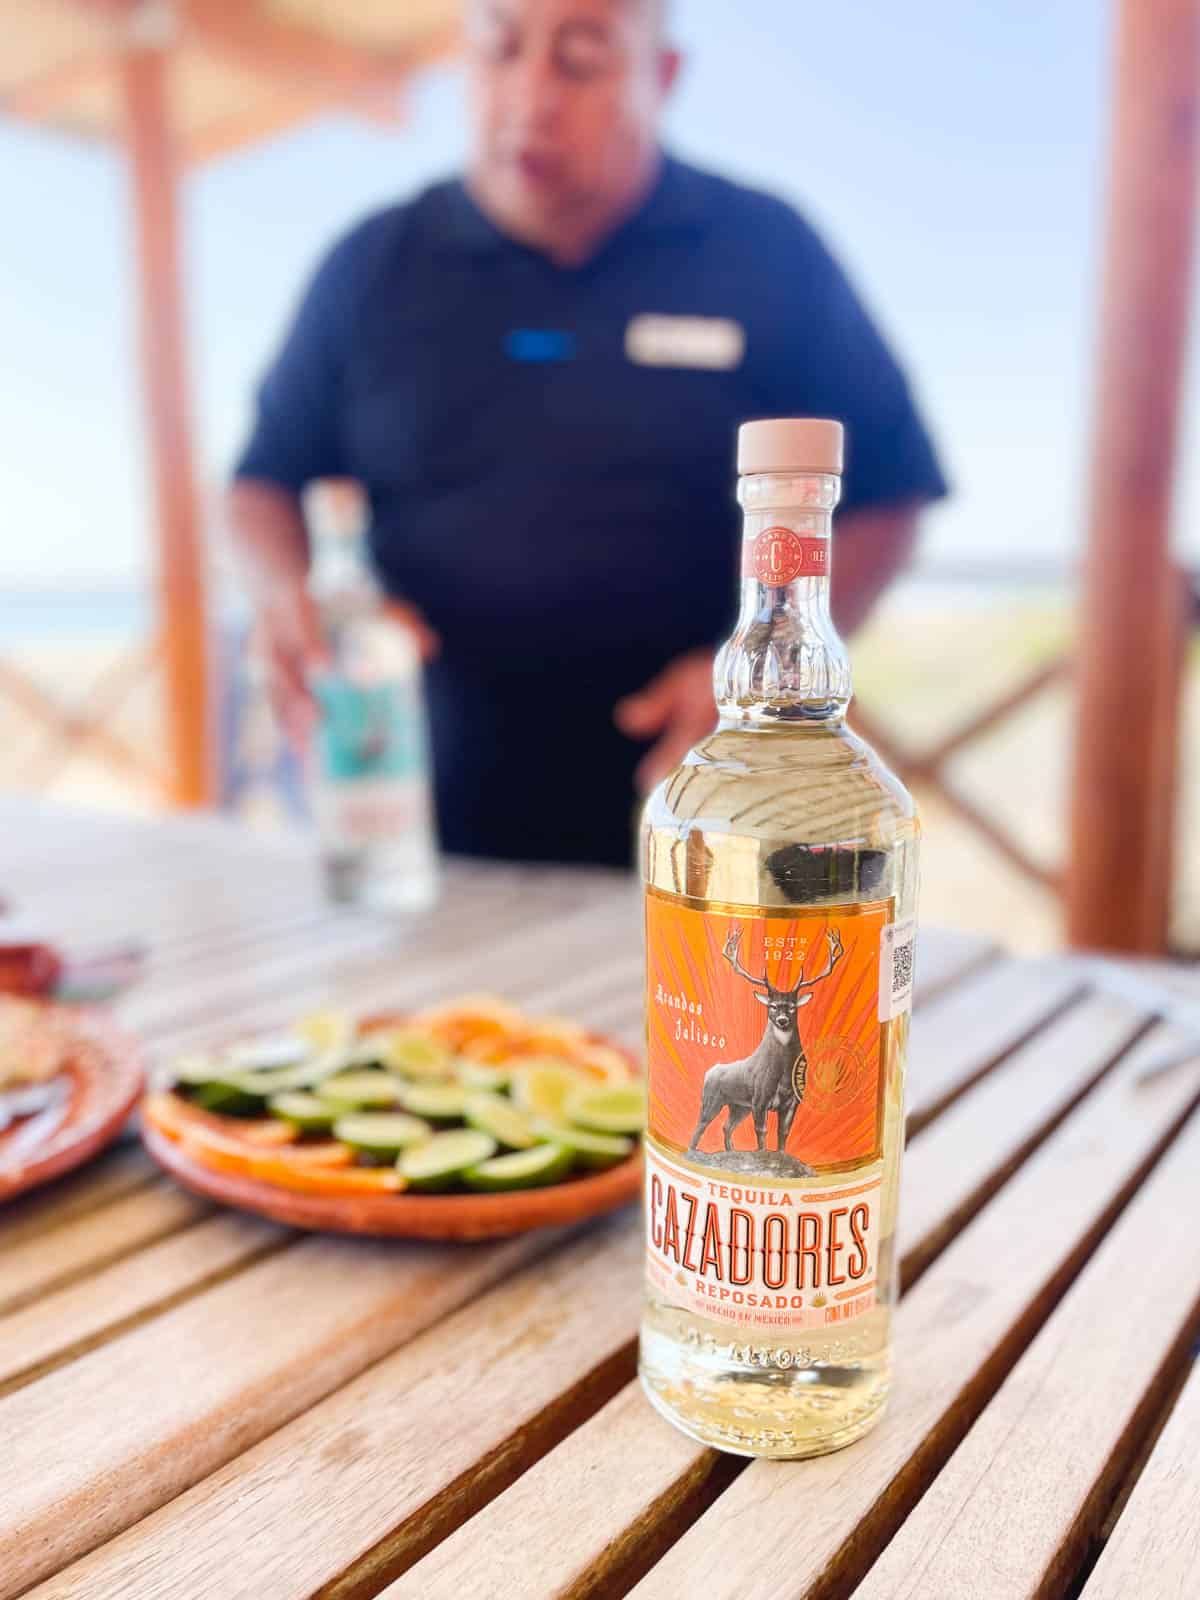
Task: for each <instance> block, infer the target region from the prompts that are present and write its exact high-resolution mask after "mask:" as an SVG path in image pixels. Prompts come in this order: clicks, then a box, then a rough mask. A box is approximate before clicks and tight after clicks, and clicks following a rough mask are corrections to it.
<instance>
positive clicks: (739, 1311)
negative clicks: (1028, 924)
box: [641, 420, 919, 1457]
mask: <svg viewBox="0 0 1200 1600" xmlns="http://www.w3.org/2000/svg"><path fill="white" fill-rule="evenodd" d="M842 445H843V441H842V429H841V427H840V425H839V424H837V423H833V422H825V421H814V420H803V421H774V422H762V423H751V424H747V425H746V426H745V427H744V428H743V429H742V430H741V435H740V439H739V470H740V473H741V482H740V487H739V500H740V503H741V505H742V507H743V510H744V513H745V531H744V541H743V547H742V550H743V556H742V586H741V612H740V615H739V617H738V620H737V623H736V626H735V628H734V632H733V635H732V637H731V638H730V639H729V641H728V642H727V643H726V644H725V646H724V647H723V649H722V650H721V651H720V653H719V654H718V656H717V659H716V664H715V669H714V680H715V687H716V700H717V709H718V713H719V722H718V726H717V728H716V731H715V732H714V733H713V734H712V735H711V736H710V737H709V738H707V739H705V740H704V741H703V742H702V743H701V744H699V745H698V746H696V748H695V749H694V750H692V751H691V753H690V754H689V755H688V756H687V757H686V759H685V760H684V762H683V763H682V765H681V766H680V767H679V768H678V769H677V770H676V771H675V772H674V773H673V774H672V775H671V776H670V777H669V778H667V779H666V780H665V781H664V782H663V783H662V784H660V785H659V787H658V788H657V789H656V790H655V791H654V793H653V794H652V795H651V796H650V799H649V801H648V803H647V805H646V809H645V814H644V821H643V831H642V861H643V871H644V879H645V887H646V937H647V1044H648V1063H649V1067H648V1070H649V1097H650V1114H649V1131H648V1137H647V1143H646V1165H647V1174H646V1252H647V1257H646V1296H645V1308H644V1316H643V1323H642V1336H641V1374H642V1381H643V1384H644V1386H645V1389H646V1391H647V1393H648V1395H649V1397H650V1399H651V1401H652V1403H653V1404H654V1405H655V1406H656V1407H657V1409H658V1410H659V1411H661V1412H662V1413H663V1414H664V1415H665V1416H667V1417H668V1418H669V1419H670V1420H671V1421H672V1422H674V1423H675V1424H676V1425H677V1426H679V1427H681V1428H682V1429H683V1430H684V1431H685V1432H687V1433H689V1434H691V1435H692V1436H693V1437H694V1438H697V1439H700V1440H703V1441H704V1442H705V1443H708V1444H711V1445H714V1446H716V1447H718V1448H720V1449H724V1450H728V1451H732V1452H734V1453H737V1454H741V1455H748V1456H771V1457H796V1456H807V1455H817V1454H822V1453H824V1452H826V1451H829V1450H835V1449H838V1448H840V1447H841V1446H843V1445H845V1444H849V1443H850V1442H851V1441H852V1440H854V1439H856V1438H858V1437H859V1436H860V1435H861V1434H862V1433H864V1432H865V1431H866V1430H867V1429H868V1428H870V1427H871V1426H872V1425H873V1424H874V1422H875V1421H876V1420H877V1419H878V1417H879V1415H880V1412H881V1409H882V1407H883V1405H884V1402H885V1401H886V1398H887V1394H888V1389H889V1386H890V1383H891V1355H890V1324H891V1314H892V1307H893V1303H894V1300H895V1297H896V1292H897V1282H896V1270H897V1264H896V1254H895V1238H896V1206H897V1197H898V1192H899V1179H900V1161H901V1155H902V1150H903V1143H904V1066H905V1056H906V1050H907V1043H908V1023H909V1010H910V1006H911V987H912V952H913V937H914V931H915V920H914V916H915V909H916V896H917V854H918V837H919V825H918V822H917V817H916V812H915V808H914V805H913V802H912V799H911V797H910V796H909V794H908V793H907V791H906V790H905V789H904V787H903V786H902V785H901V784H900V782H899V781H898V780H897V779H896V778H895V777H894V776H893V775H892V774H891V773H890V772H889V771H888V770H887V768H886V767H885V766H884V765H883V764H882V762H881V761H880V760H879V758H878V757H877V756H876V755H875V754H874V752H873V751H872V750H871V749H870V747H869V746H868V745H867V744H865V743H864V741H863V740H861V739H859V738H858V737H857V736H856V735H855V734H853V733H852V732H851V731H850V729H849V728H848V727H847V725H846V711H847V707H848V705H849V702H850V698H851V685H850V670H849V664H848V661H847V656H846V651H845V648H844V646H843V644H842V642H841V640H840V639H839V637H838V635H837V632H836V630H835V628H834V625H833V621H832V617H831V615H830V608H829V585H830V561H829V552H830V539H831V531H832V519H833V512H834V508H835V506H836V504H837V500H838V495H839V489H840V475H841V470H842Z"/></svg>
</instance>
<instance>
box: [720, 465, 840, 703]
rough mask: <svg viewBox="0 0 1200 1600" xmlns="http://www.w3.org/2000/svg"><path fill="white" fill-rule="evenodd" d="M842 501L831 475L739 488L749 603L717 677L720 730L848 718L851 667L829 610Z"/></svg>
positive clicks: (750, 482)
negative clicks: (836, 520) (728, 726)
mask: <svg viewBox="0 0 1200 1600" xmlns="http://www.w3.org/2000/svg"><path fill="white" fill-rule="evenodd" d="M839 493H840V481H839V480H838V479H837V478H836V477H833V476H831V475H827V474H824V473H810V474H804V475H798V474H797V475H793V474H787V475H784V474H776V473H756V474H753V475H752V476H749V477H745V478H743V479H742V480H741V482H740V484H739V485H738V500H739V502H740V504H741V506H742V509H743V511H744V513H745V524H744V528H743V535H742V604H741V610H740V612H739V615H738V620H737V623H736V625H735V627H734V631H733V634H732V636H731V637H730V639H729V640H728V642H727V643H726V644H725V646H724V647H723V649H722V650H721V651H720V653H719V654H718V656H717V662H716V667H715V671H714V684H715V690H716V697H717V707H718V710H719V711H720V713H721V718H722V720H723V721H726V722H737V723H742V724H754V725H764V726H765V725H769V724H772V723H796V722H827V721H831V720H836V719H839V718H841V717H842V716H843V715H844V714H845V711H846V707H847V706H848V705H849V703H850V697H851V694H852V689H851V682H850V663H849V660H848V658H847V655H846V648H845V645H844V644H843V643H842V641H841V639H840V638H839V636H838V632H837V629H836V628H835V627H834V624H833V617H832V615H831V614H830V609H829V581H830V556H831V536H832V532H833V512H834V508H835V507H836V505H837V501H838V496H839Z"/></svg>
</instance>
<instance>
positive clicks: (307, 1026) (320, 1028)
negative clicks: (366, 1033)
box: [293, 1011, 355, 1055]
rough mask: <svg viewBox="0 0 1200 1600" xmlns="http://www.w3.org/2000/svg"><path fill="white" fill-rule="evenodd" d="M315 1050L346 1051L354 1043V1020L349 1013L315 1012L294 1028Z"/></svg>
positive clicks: (302, 1018) (323, 1051)
mask: <svg viewBox="0 0 1200 1600" xmlns="http://www.w3.org/2000/svg"><path fill="white" fill-rule="evenodd" d="M293 1032H294V1033H296V1034H298V1035H299V1036H300V1038H301V1039H303V1040H304V1041H305V1043H306V1044H308V1046H309V1047H310V1048H311V1049H313V1050H319V1051H320V1052H321V1054H322V1055H324V1054H325V1052H326V1051H329V1050H345V1049H347V1048H349V1046H350V1045H351V1044H353V1042H354V1034H355V1027H354V1018H353V1017H352V1016H351V1015H350V1014H349V1012H347V1011H314V1012H311V1013H310V1014H309V1015H308V1016H307V1017H301V1018H300V1020H299V1022H297V1023H296V1024H295V1026H294V1028H293Z"/></svg>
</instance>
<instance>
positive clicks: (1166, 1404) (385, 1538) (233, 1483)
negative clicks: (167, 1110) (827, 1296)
mask: <svg viewBox="0 0 1200 1600" xmlns="http://www.w3.org/2000/svg"><path fill="white" fill-rule="evenodd" d="M0 829H3V835H4V838H5V839H6V841H7V844H8V848H7V849H6V850H5V852H4V868H3V871H4V875H5V881H4V884H3V889H4V892H5V893H6V894H7V895H9V896H10V897H11V898H12V899H13V900H14V901H16V902H17V903H18V905H19V908H20V910H22V911H23V912H25V913H27V914H28V915H29V916H31V917H37V918H38V919H39V920H40V921H42V922H43V923H44V924H45V925H46V926H48V927H49V928H51V929H53V930H54V931H56V932H58V933H60V934H62V935H63V936H64V937H66V938H69V940H70V941H71V943H72V944H73V945H74V946H75V947H76V948H77V949H81V950H86V949H89V948H93V947H97V946H100V945H102V944H104V943H105V942H106V941H112V940H118V939H121V938H126V937H128V936H130V935H137V936H141V937H144V938H145V939H146V940H147V941H148V942H149V943H150V945H151V946H152V956H151V960H150V962H149V967H148V971H147V974H146V976H145V977H144V979H143V980H142V981H141V982H140V983H139V984H138V985H137V986H136V987H135V988H134V989H132V990H131V991H130V992H129V993H128V994H127V996H126V997H125V998H124V999H123V1000H122V1001H121V1003H120V1004H119V1006H118V1012H119V1015H120V1017H121V1019H122V1020H123V1021H124V1023H125V1024H127V1025H128V1026H129V1027H131V1028H134V1029H136V1030H138V1031H139V1032H140V1033H141V1034H142V1036H143V1037H144V1039H145V1040H146V1041H147V1043H148V1045H149V1047H150V1049H151V1052H152V1055H153V1056H154V1057H155V1058H158V1059H167V1058H169V1057H170V1055H171V1054H172V1053H173V1052H175V1051H177V1050H180V1049H184V1048H190V1047H193V1046H197V1045H202V1044H203V1043H205V1041H209V1040H213V1041H215V1040H218V1039H221V1038H223V1037H227V1036H229V1035H230V1033H231V1032H234V1033H236V1032H238V1031H239V1030H245V1029H258V1028H263V1027H267V1028H270V1027H272V1026H274V1025H276V1024H279V1023H282V1022H284V1021H285V1020H286V1019H288V1018H289V1017H291V1016H293V1015H294V1014H296V1013H297V1012H298V1011H303V1010H305V1009H308V1008H311V1007H315V1006H318V1005H320V1004H322V1003H326V1002H329V1001H333V1002H336V1003H338V1004H341V1005H346V1006H350V1007H355V1008H357V1007H363V1008H369V1007H375V1006H380V1005H399V1006H404V1005H408V1004H410V1003H415V1002H419V1001H429V1000H432V999H434V998H436V997H441V996H446V995H449V994H453V993H456V992H461V991H462V990H464V989H483V988H486V989H491V990H499V991H501V992H503V993H505V994H508V995H510V996H511V997H512V998H514V999H515V1000H517V1001H519V1002H520V1003H522V1004H523V1005H526V1006H529V1007H533V1008H540V1009H545V1010H548V1011H556V1012H568V1013H570V1014H572V1015H574V1016H577V1017H579V1018H580V1019H582V1020H584V1021H586V1022H587V1023H589V1024H591V1025H592V1026H594V1027H596V1028H602V1029H606V1030H609V1031H611V1032H612V1033H614V1034H617V1035H619V1036H621V1037H622V1038H624V1039H627V1040H629V1041H631V1042H636V1041H637V1040H638V1036H639V1031H640V1023H641V1010H642V996H641V949H640V931H639V924H638V904H637V897H636V894H635V893H634V892H633V890H632V889H631V887H630V885H629V884H628V883H627V881H626V880H624V879H622V878H621V877H619V876H617V875H612V874H606V873H602V872H596V873H590V872H589V873H568V872H563V871H554V872H541V871H534V870H527V869H517V868H510V867H498V866H489V867H477V866H474V865H467V864H464V863H458V864H454V865H452V866H451V867H450V868H449V869H448V873H447V881H446V894H445V899H444V902H443V904H442V906H441V907H440V909H439V910H438V911H437V912H436V913H434V914H432V915H430V916H426V917H422V918H420V919H417V920H411V921H408V922H392V921H389V920H388V919H386V918H381V917H379V916H373V915H370V914H367V913H363V912H356V911H333V910H330V909H328V908H326V907H325V906H323V905H322V903H321V900H320V895H319V892H318V887H317V879H316V873H315V869H314V867H313V864H312V861H311V859H310V857H309V856H308V854H307V853H306V852H305V850H304V849H303V848H302V847H301V846H299V845H297V844H294V843H286V842H273V841H266V840H263V839H260V838H252V837H251V836H250V835H248V834H246V833H243V832H240V831H238V830H236V829H234V828H233V827H232V826H230V825H228V824H226V823H223V822H220V821H217V820H213V819H193V820H181V819H177V820H171V821H165V822H159V821H154V822H150V821H140V820H129V819H120V820H116V819H112V818H107V819H101V818H98V817H95V816H91V815H87V814H79V813H70V812H66V811H52V810H50V809H48V808H37V809H35V808H33V807H32V806H30V805H29V804H28V803H23V802H18V801H15V800H9V801H4V802H0ZM1150 1004H1151V1002H1148V1003H1147V1004H1145V1005H1143V1004H1141V1003H1140V1002H1139V1000H1138V999H1137V998H1136V996H1134V995H1131V994H1129V993H1124V994H1121V995H1114V994H1111V993H1108V992H1104V991H1103V990H1098V989H1097V988H1096V987H1095V986H1094V982H1093V979H1092V976H1091V974H1090V969H1089V968H1088V967H1086V966H1085V965H1084V964H1082V963H1079V962H1072V961H1069V960H1066V959H1059V960H1041V961H1034V962H1029V961H1018V960H1013V959H1010V958H1008V957H1006V956H1004V955H1002V954H1000V953H999V952H998V951H996V950H994V949H992V948H990V947H989V946H988V944H987V943H986V941H984V940H982V939H979V938H976V937H972V936H964V935H952V934H946V933H939V932H935V931H932V930H929V931H926V932H925V933H924V935H923V943H922V947H921V953H920V957H919V965H918V1005H917V1012H916V1016H915V1018H914V1027H913V1043H912V1064H911V1093H910V1100H911V1121H910V1130H911V1135H912V1141H911V1146H910V1150H909V1154H908V1158H907V1165H906V1169H905V1180H904V1206H903V1214H902V1217H901V1250H902V1256H903V1262H904V1276H905V1283H906V1291H905V1295H904V1298H903V1301H902V1304H901V1307H900V1310H899V1312H898V1315H897V1321H896V1339H897V1364H898V1373H897V1383H896V1390H895V1394H894V1398H893V1401H892V1404H891V1406H890V1409H889V1411H888V1413H887V1415H886V1417H885V1420H884V1422H883V1423H882V1425H881V1426H880V1427H879V1428H878V1429H877V1430H876V1431H875V1432H874V1433H873V1434H871V1435H870V1436H869V1437H868V1438H867V1439H865V1440H863V1441H862V1442H860V1443H859V1444H857V1445H855V1446H853V1447H852V1448H850V1449H848V1450H845V1451H842V1452H841V1453H840V1454H837V1455H833V1456H827V1457H825V1458H824V1459H822V1460H818V1461H813V1462H806V1463H799V1464H769V1463H764V1462H756V1463H752V1464H751V1463H746V1462H743V1461H740V1460H736V1459H733V1458H729V1457H721V1456H717V1455H715V1454H714V1453H713V1452H711V1451H709V1450H707V1449H704V1448H702V1447H701V1446H699V1445H695V1444H692V1443H691V1442H690V1441H689V1440H687V1439H685V1438H684V1437H683V1436H682V1435H680V1434H678V1433H676V1432H675V1431H674V1430H673V1429H671V1428H670V1427H668V1426H667V1425H666V1424H665V1423H664V1422H662V1421H660V1420H659V1419H658V1418H657V1417H656V1416H655V1415H654V1414H653V1413H652V1412H651V1411H650V1409H649V1407H648V1406H647V1405H646V1403H645V1402H644V1401H643V1399H642V1397H641V1394H640V1392H639V1390H638V1387H637V1385H636V1382H635V1380H634V1370H635V1337H636V1331H637V1319H638V1302H639V1290H640V1271H641V1263H640V1255H641V1251H640V1231H639V1221H638V1218H637V1216H636V1213H635V1210H634V1209H630V1210H629V1211H627V1212H625V1213H622V1214H620V1215H618V1216H617V1217H615V1218H612V1219H609V1220H608V1221H606V1222H603V1223H600V1224H594V1225H591V1226H588V1227H585V1228H582V1229H576V1230H573V1231H571V1232H569V1233H558V1234H554V1235H551V1236H546V1235H544V1234H542V1235H537V1236H534V1237H527V1238H524V1239H520V1240H516V1241H513V1242H510V1243H506V1244H502V1245H499V1246H496V1245H489V1246H469V1247H463V1246H453V1247H444V1246H432V1245H406V1244H383V1243H381V1244H375V1243H369V1242H360V1241H348V1240H338V1239H326V1238H317V1237H305V1236H302V1235H298V1234H295V1233H290V1232H288V1231H286V1230H284V1229H281V1228H277V1227H275V1226H272V1225H269V1224H267V1223H264V1222H260V1221H256V1220H253V1219H250V1218H246V1217H242V1216H238V1215H236V1214H233V1213H230V1212H223V1211H220V1210H217V1209H216V1208H214V1207H212V1206H209V1205H206V1204H204V1203H202V1202H200V1201H198V1200H195V1199H193V1198H191V1197H190V1196H188V1195H186V1194H184V1193H183V1192H182V1191H181V1190H180V1189H178V1188H177V1187H176V1186H175V1185H174V1184H173V1183H171V1182H170V1181H169V1180H167V1179H166V1178H163V1177H161V1176H158V1175H157V1174H156V1171H155V1169H154V1168H153V1167H152V1166H151V1165H150V1163H149V1162H148V1160H147V1159H146V1158H145V1157H144V1156H143V1155H142V1154H141V1152H140V1150H139V1149H138V1147H137V1145H136V1144H135V1143H134V1142H132V1141H126V1142H125V1143H123V1144H122V1145H121V1146H119V1147H118V1148H116V1149H115V1150H114V1151H112V1152H111V1153H110V1154H109V1155H107V1156H106V1157H104V1158H103V1159H102V1160H100V1161H98V1162H97V1163H95V1164H94V1165H93V1166H92V1167H91V1168H90V1169H88V1170H87V1171H86V1172H82V1173H79V1174H76V1175H75V1176H73V1177H71V1178H68V1179H65V1180H62V1181H60V1182H59V1183H57V1184H56V1185H54V1186H53V1187H51V1188H48V1189H46V1190H43V1191H42V1192H40V1193H38V1194H36V1195H32V1196H30V1197H27V1198H25V1199H23V1200H21V1201H18V1202H15V1203H13V1204H12V1205H10V1206H9V1207H8V1208H7V1209H6V1210H5V1211H4V1212H3V1214H2V1215H0V1441H2V1448H0V1600H7V1597H11V1596H16V1595H19V1594H24V1593H26V1592H29V1593H30V1594H32V1595H36V1596H37V1597H38V1600H51V1597H54V1600H68V1597H70V1600H82V1597H85V1596H86V1597H87V1600H108V1597H112V1600H116V1597H118V1596H120V1597H122V1600H160V1597H161V1600H167V1597H170V1600H242V1597H245V1600H251V1597H252V1600H301V1597H310V1596H312V1597H315V1596H319V1597H321V1600H358V1597H365V1596H376V1595H382V1596H385V1597H386V1600H402V1597H414V1600H416V1597H421V1600H429V1597H440V1596H447V1597H454V1600H472V1597H476V1596H478V1597H481V1600H482V1597H484V1596H486V1597H489V1600H492V1597H501V1600H508V1597H522V1600H523V1597H526V1596H528V1597H542V1596H550V1595H570V1596H583V1595H588V1596H592V1595H597V1596H617V1595H624V1594H626V1593H633V1594H636V1595H637V1596H638V1597H639V1600H691V1597H692V1596H695V1597H697V1600H718V1597H729V1600H734V1597H736V1600H756V1597H759V1596H762V1597H767V1596H770V1597H784V1596H787V1597H789V1600H799V1597H801V1596H821V1597H832V1596H843V1595H851V1594H855V1595H858V1596H861V1597H863V1600H900V1597H905V1600H966V1597H970V1600H1009V1597H1013V1600H1015V1597H1017V1596H1037V1597H1049V1596H1079V1595H1081V1596H1082V1597H1083V1600H1118V1597H1120V1600H1131V1597H1134V1600H1168V1597H1169V1600H1196V1597H1197V1596H1200V1471H1198V1469H1197V1466H1196V1440H1197V1439H1198V1438H1200V1374H1198V1373H1197V1372H1196V1371H1195V1369H1194V1368H1193V1367H1192V1366H1191V1360H1192V1357H1193V1355H1194V1353H1195V1352H1194V1346H1195V1339H1196V1335H1197V1329H1198V1325H1200V1324H1198V1311H1200V1306H1198V1301H1197V1296H1198V1293H1200V1226H1198V1223H1200V1119H1197V1118H1196V1117H1195V1116H1193V1115H1192V1114H1193V1112H1194V1110H1195V1108H1196V1105H1197V1099H1198V1096H1200V1059H1190V1060H1189V1059H1188V1056H1187V1051H1186V1049H1185V1048H1184V1049H1181V1046H1182V1045H1184V1044H1185V1041H1184V1040H1183V1038H1182V1036H1181V1035H1179V1034H1176V1033H1173V1031H1172V1029H1171V1028H1170V1027H1168V1026H1165V1025H1163V1024H1161V1023H1160V1022H1159V1021H1157V1020H1156V1018H1155V1017H1154V1015H1153V1014H1152V1011H1151V1009H1150Z"/></svg>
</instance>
